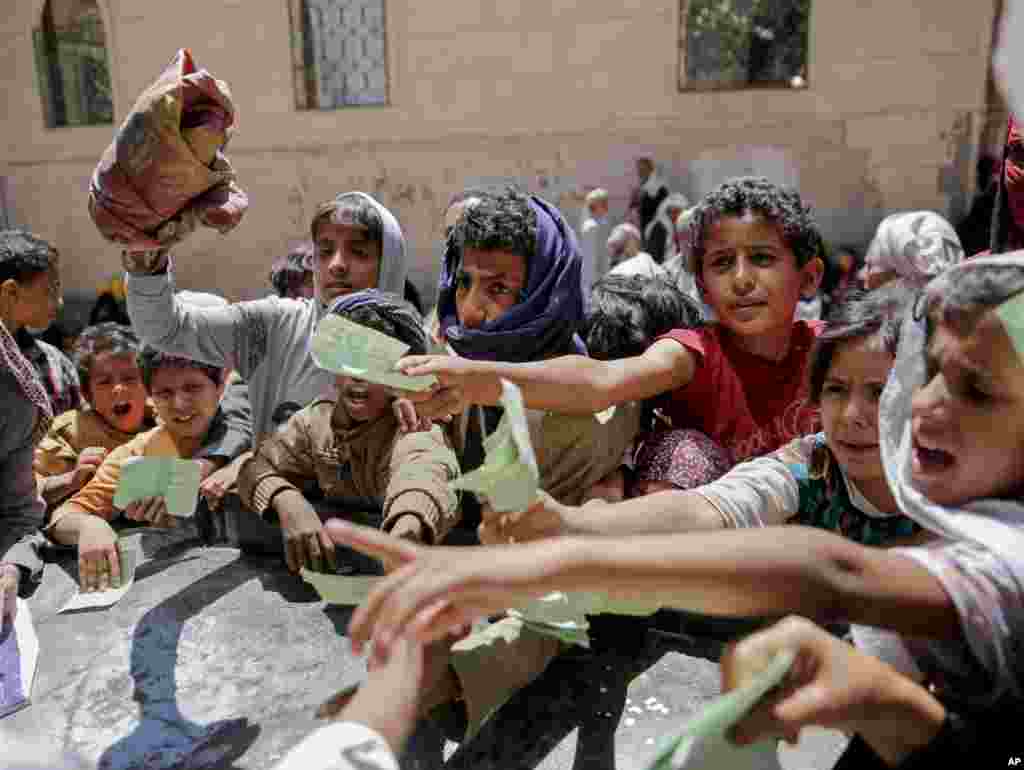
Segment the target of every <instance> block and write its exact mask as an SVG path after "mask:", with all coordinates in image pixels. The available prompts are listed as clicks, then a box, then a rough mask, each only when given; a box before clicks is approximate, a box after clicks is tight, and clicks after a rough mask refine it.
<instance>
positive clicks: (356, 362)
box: [310, 315, 437, 390]
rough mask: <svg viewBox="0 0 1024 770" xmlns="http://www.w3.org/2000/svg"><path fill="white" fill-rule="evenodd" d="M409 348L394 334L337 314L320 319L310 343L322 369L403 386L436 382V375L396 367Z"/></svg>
mask: <svg viewBox="0 0 1024 770" xmlns="http://www.w3.org/2000/svg"><path fill="white" fill-rule="evenodd" d="M408 350H409V346H408V345H406V344H405V343H404V342H401V341H399V340H396V339H395V338H394V337H389V336H388V335H387V334H384V333H383V332H379V331H377V330H376V329H370V328H368V327H366V326H363V325H362V324H357V323H355V322H354V321H350V320H348V319H347V318H342V317H341V316H337V315H329V316H327V317H325V318H324V319H323V320H322V321H321V322H320V323H319V325H318V326H317V328H316V334H314V335H313V344H312V345H311V346H310V353H311V354H312V356H313V361H314V362H315V363H316V365H317V366H319V367H320V368H321V369H326V370H327V371H329V372H334V373H335V374H342V375H345V376H346V377H354V378H355V379H357V380H364V381H365V382H373V383H376V384H377V385H387V386H388V387H391V388H398V389H400V390H426V389H427V388H429V387H430V386H431V385H433V384H434V383H435V382H437V378H435V377H434V376H433V375H426V376H423V377H409V376H407V375H405V374H402V373H401V372H399V371H397V370H396V369H395V364H396V363H398V359H400V358H401V357H402V356H404V355H405V354H406V352H407V351H408Z"/></svg>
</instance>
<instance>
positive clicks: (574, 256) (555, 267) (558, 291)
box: [437, 195, 587, 363]
mask: <svg viewBox="0 0 1024 770" xmlns="http://www.w3.org/2000/svg"><path fill="white" fill-rule="evenodd" d="M529 205H530V208H531V209H532V210H533V212H534V214H535V215H536V217H537V243H536V248H535V249H534V255H533V257H532V258H531V259H530V263H529V265H527V276H528V278H527V283H526V291H525V292H524V295H525V296H524V297H523V298H522V300H521V301H520V302H519V303H517V304H516V305H514V306H513V307H511V308H510V309H509V310H508V311H507V312H505V313H504V314H503V315H502V316H501V317H500V318H496V319H494V320H493V321H487V322H485V323H484V324H483V325H481V326H480V327H479V328H477V329H467V328H466V327H464V326H463V325H462V324H461V323H460V322H459V317H458V313H457V311H456V308H455V288H456V280H455V279H456V276H457V274H458V270H459V262H460V260H461V250H460V249H459V248H458V246H457V245H456V244H455V242H454V239H453V238H449V239H448V244H447V246H446V248H445V255H444V265H443V266H442V269H441V283H440V291H439V298H438V305H437V307H438V316H439V318H440V319H441V331H442V333H443V334H444V337H445V339H446V340H447V341H448V343H449V344H450V345H451V346H452V348H453V349H454V350H455V352H456V353H458V354H459V355H460V356H463V357H464V358H472V359H477V360H485V361H508V362H512V363H519V362H525V361H537V360H541V359H544V358H550V357H552V356H560V355H565V354H567V353H580V354H581V355H586V352H587V351H586V346H584V345H583V342H582V341H581V340H580V338H579V337H578V336H577V334H576V329H577V327H578V326H579V325H580V323H581V322H582V321H583V291H582V289H581V287H580V278H581V269H582V262H581V259H580V253H579V247H578V246H577V245H576V236H575V234H574V233H573V231H572V228H571V227H569V225H568V224H566V222H565V219H564V218H563V217H562V215H561V213H560V212H559V211H558V209H556V208H555V207H554V206H552V205H551V204H550V203H548V202H547V201H544V200H542V199H540V198H538V197H536V196H534V195H531V196H530V198H529Z"/></svg>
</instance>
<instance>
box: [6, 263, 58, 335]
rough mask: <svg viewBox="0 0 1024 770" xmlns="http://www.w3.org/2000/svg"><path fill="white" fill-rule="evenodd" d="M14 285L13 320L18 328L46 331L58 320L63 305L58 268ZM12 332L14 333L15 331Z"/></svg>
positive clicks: (12, 282)
mask: <svg viewBox="0 0 1024 770" xmlns="http://www.w3.org/2000/svg"><path fill="white" fill-rule="evenodd" d="M7 283H10V284H13V287H12V288H13V289H14V291H13V292H12V294H13V299H14V309H13V314H12V317H13V320H14V322H15V324H16V325H17V326H18V327H22V326H28V327H30V328H33V329H45V328H46V327H48V326H49V325H50V324H52V323H53V322H54V321H56V320H57V312H58V311H59V310H60V306H61V304H62V301H63V300H62V299H61V288H60V274H59V272H58V271H57V269H56V268H50V269H49V270H46V271H44V272H41V273H36V274H35V275H33V276H31V277H30V278H26V279H24V280H22V281H14V280H11V281H9V282H5V284H7ZM11 331H14V330H13V329H12V330H11Z"/></svg>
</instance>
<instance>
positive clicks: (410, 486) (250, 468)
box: [238, 398, 459, 543]
mask: <svg viewBox="0 0 1024 770" xmlns="http://www.w3.org/2000/svg"><path fill="white" fill-rule="evenodd" d="M458 475H459V463H458V460H457V459H456V457H455V453H454V452H452V450H451V449H450V448H449V446H448V444H447V443H446V440H445V436H444V433H443V432H442V431H441V429H440V428H439V427H437V426H434V427H433V428H432V429H431V430H429V431H422V432H419V433H409V434H401V433H400V432H399V430H398V422H397V421H396V420H395V417H394V415H393V414H392V413H391V412H390V411H389V412H387V413H386V414H385V415H383V416H382V417H380V418H378V419H377V420H374V421H372V422H368V423H356V422H353V421H352V419H351V418H350V417H349V416H348V413H347V412H346V411H345V408H344V405H343V404H342V403H341V402H336V401H335V399H333V398H322V399H318V400H316V401H314V402H313V403H312V404H310V405H309V406H307V407H306V408H305V409H302V410H300V411H298V412H296V413H295V414H294V415H292V417H291V419H290V420H289V421H288V422H287V424H285V425H284V426H283V427H282V428H281V429H280V430H279V431H278V432H277V433H275V434H272V435H270V436H267V437H266V438H265V439H264V440H263V441H262V442H261V443H260V445H259V447H258V448H257V450H256V452H255V453H254V455H253V457H252V458H251V459H250V460H248V461H247V462H246V463H245V464H244V465H243V466H242V469H241V471H240V472H239V475H238V493H239V496H240V497H241V499H242V503H243V504H244V505H245V506H246V507H248V508H250V509H252V510H254V511H256V512H257V513H259V514H260V515H261V516H262V515H265V514H266V512H267V511H268V510H269V509H270V507H271V503H272V501H273V499H274V496H275V495H277V494H278V493H279V492H281V491H282V490H285V489H297V484H299V483H301V482H302V481H306V480H314V481H316V482H317V484H318V485H319V486H320V489H321V490H323V493H324V495H325V496H326V497H327V498H328V499H331V498H361V499H371V500H373V501H375V502H376V503H378V504H382V505H383V509H384V522H383V524H382V528H383V529H384V530H387V529H390V527H391V525H392V524H393V523H394V522H395V521H396V520H397V519H398V517H399V516H402V515H404V514H413V515H415V516H417V517H418V518H419V519H420V520H421V521H422V522H423V524H424V527H425V529H426V530H427V531H429V532H430V537H431V540H432V542H435V543H436V542H440V541H441V540H443V539H444V537H445V535H446V534H447V533H448V531H449V530H450V529H451V528H452V527H453V526H455V524H456V523H458V520H459V506H458V496H457V495H456V494H455V492H453V491H452V490H450V489H449V488H448V482H450V481H451V480H453V479H454V478H456V477H457V476H458Z"/></svg>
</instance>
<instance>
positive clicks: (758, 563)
mask: <svg viewBox="0 0 1024 770" xmlns="http://www.w3.org/2000/svg"><path fill="white" fill-rule="evenodd" d="M332 526H333V525H332ZM332 534H333V535H334V536H335V537H336V539H339V540H341V541H343V542H346V543H348V544H350V545H353V546H354V547H356V548H359V549H361V550H364V551H365V552H367V553H370V554H371V555H375V556H378V557H379V556H380V555H381V554H388V555H390V556H391V557H392V558H395V560H396V561H400V560H401V559H400V558H398V557H396V556H394V555H393V554H389V549H394V548H396V547H397V546H396V544H395V543H394V542H393V541H391V540H389V539H386V538H385V539H384V540H381V539H380V538H381V535H380V534H379V533H377V532H374V531H372V530H365V529H361V528H355V527H352V526H345V525H340V526H338V527H337V529H335V530H334V531H333V532H332ZM445 551H446V549H443V548H441V549H437V548H435V549H432V550H430V551H427V550H426V549H420V550H417V551H415V558H414V559H413V560H412V563H411V564H409V565H407V566H406V567H403V568H402V570H400V571H399V572H398V573H396V574H395V575H394V576H393V579H391V580H389V581H388V582H385V583H382V584H381V585H380V586H378V588H377V589H376V590H375V591H374V593H373V595H372V596H371V597H370V599H369V600H368V601H367V602H366V603H365V604H364V605H363V606H362V607H361V608H360V610H359V612H358V613H357V615H356V616H355V617H354V618H353V628H352V631H353V635H354V636H356V637H359V638H368V636H369V634H370V633H371V632H372V631H373V629H374V626H375V625H378V624H382V625H383V626H384V632H385V633H396V632H398V631H399V630H400V629H402V628H404V627H405V626H406V625H408V624H409V623H413V621H416V622H415V623H413V627H414V628H417V627H418V628H419V629H420V630H423V631H424V633H426V634H427V636H428V638H433V635H434V634H435V632H438V631H440V630H442V628H441V626H443V625H444V624H445V623H448V622H451V621H453V619H457V622H459V623H461V622H464V621H465V620H466V619H467V618H469V617H478V616H479V615H481V614H487V613H490V612H496V611H501V610H503V609H505V608H507V607H515V606H518V605H520V604H522V603H523V602H524V601H527V600H529V599H532V598H535V597H537V596H540V595H543V594H545V593H548V592H550V591H593V592H603V593H606V594H608V595H609V596H611V597H613V598H617V599H627V600H634V599H638V600H643V601H656V602H659V603H661V604H662V605H663V606H672V607H678V608H681V609H687V610H690V611H695V612H703V613H708V614H715V615H729V616H755V615H756V616H766V615H767V616H775V615H779V616H781V615H786V614H791V613H795V614H800V615H803V616H805V617H809V618H812V619H814V620H816V621H818V622H821V623H828V622H834V621H839V620H846V621H850V622H856V623H863V624H866V625H873V626H879V627H882V628H888V629H891V630H894V631H897V632H900V633H905V634H912V635H917V636H930V637H934V638H956V637H958V636H959V635H960V633H961V631H960V622H959V618H958V615H957V612H956V608H955V606H954V604H953V602H952V600H951V599H950V597H949V595H948V594H947V593H946V591H945V590H944V588H943V587H942V585H941V583H940V582H939V581H938V580H937V579H936V578H935V577H933V575H932V574H931V573H930V572H929V571H928V570H927V569H926V568H925V567H923V566H921V565H920V564H918V563H917V562H916V561H915V560H913V559H911V558H908V557H906V556H904V555H901V554H899V553H896V552H893V551H890V550H888V549H879V548H867V547H863V546H860V545H857V544H855V543H852V542H850V541H848V540H846V539H844V538H842V537H840V536H838V535H834V534H832V533H830V532H824V531H822V530H817V529H811V528H808V527H800V526H787V527H768V528H764V529H754V530H738V531H725V532H707V533H704V532H700V533H691V534H680V535H667V536H666V535H645V536H638V537H631V538H626V539H620V540H618V541H616V543H615V547H614V548H609V546H608V540H607V539H606V538H585V537H582V538H553V539H549V540H543V541H540V542H537V543H531V544H528V545H521V546H499V547H484V548H474V549H470V551H471V552H470V553H464V551H460V552H459V554H458V555H457V556H456V555H454V554H448V553H445ZM438 601H444V602H445V603H447V604H448V605H450V606H451V607H452V608H453V611H452V612H448V613H436V612H434V613H433V614H432V615H431V614H430V613H423V611H424V610H428V609H430V608H431V607H432V605H434V604H435V603H436V602H438ZM421 613H422V614H421ZM417 617H418V618H419V619H418V620H417ZM438 618H441V619H440V620H439V619H438ZM377 630H378V631H380V629H377ZM444 630H447V628H445V629H444Z"/></svg>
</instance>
